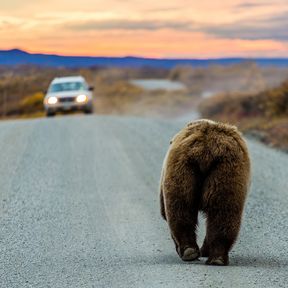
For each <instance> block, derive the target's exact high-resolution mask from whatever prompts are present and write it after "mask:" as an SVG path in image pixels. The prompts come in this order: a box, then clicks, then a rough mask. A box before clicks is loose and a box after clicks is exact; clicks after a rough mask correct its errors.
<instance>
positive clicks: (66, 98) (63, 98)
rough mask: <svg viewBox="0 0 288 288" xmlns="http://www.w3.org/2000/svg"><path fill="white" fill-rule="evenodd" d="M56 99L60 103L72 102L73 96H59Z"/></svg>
mask: <svg viewBox="0 0 288 288" xmlns="http://www.w3.org/2000/svg"><path fill="white" fill-rule="evenodd" d="M58 100H59V102H60V103H67V102H74V101H75V97H61V98H58Z"/></svg>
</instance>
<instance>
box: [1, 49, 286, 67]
mask: <svg viewBox="0 0 288 288" xmlns="http://www.w3.org/2000/svg"><path fill="white" fill-rule="evenodd" d="M245 61H249V62H251V61H252V62H255V63H257V64H258V65H260V66H278V67H279V66H282V67H287V66H288V58H220V59H153V58H141V57H86V56H60V55H48V54H32V53H27V52H25V51H22V50H19V49H12V50H0V65H8V66H16V65H27V64H28V65H38V66H50V67H75V68H76V67H90V66H105V67H107V66H109V67H112V66H113V67H144V66H149V67H157V68H172V67H175V66H177V65H193V66H207V65H211V64H219V65H229V64H237V63H241V62H245Z"/></svg>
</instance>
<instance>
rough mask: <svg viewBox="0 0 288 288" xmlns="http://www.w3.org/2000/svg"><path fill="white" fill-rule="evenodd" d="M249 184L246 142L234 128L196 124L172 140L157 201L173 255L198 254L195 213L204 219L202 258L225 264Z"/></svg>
mask: <svg viewBox="0 0 288 288" xmlns="http://www.w3.org/2000/svg"><path fill="white" fill-rule="evenodd" d="M249 182H250V160H249V155H248V150H247V147H246V144H245V142H244V140H243V138H242V137H241V134H240V132H238V130H237V128H236V127H233V126H230V125H226V124H221V123H216V122H213V121H210V120H199V121H196V122H192V123H190V124H188V125H187V126H186V127H185V128H184V129H182V130H181V131H180V132H179V133H178V134H176V136H175V137H174V138H173V139H172V141H171V145H170V148H169V150H168V152H167V155H166V158H165V160H164V164H163V170H162V176H161V185H160V186H161V187H160V202H161V214H162V216H163V218H164V219H165V220H167V222H168V225H169V228H170V231H171V236H172V238H173V240H174V242H175V246H176V251H177V253H178V254H179V256H180V257H181V258H182V260H184V261H192V260H195V259H197V258H198V257H199V256H200V251H199V247H198V245H197V242H196V226H197V218H198V211H202V212H203V213H204V215H205V216H206V218H207V219H206V221H207V222H206V237H205V240H204V243H203V246H202V248H201V256H202V257H208V260H207V261H206V264H210V265H228V263H229V258H228V252H229V251H230V249H231V247H232V245H233V243H234V242H235V240H236V238H237V235H238V232H239V229H240V224H241V217H242V212H243V207H244V202H245V198H246V194H247V190H248V186H249Z"/></svg>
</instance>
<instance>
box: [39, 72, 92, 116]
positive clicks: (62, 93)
mask: <svg viewBox="0 0 288 288" xmlns="http://www.w3.org/2000/svg"><path fill="white" fill-rule="evenodd" d="M92 91H93V87H89V86H88V84H87V82H86V81H85V79H84V78H83V77H82V76H73V77H60V78H55V79H54V80H53V81H52V82H51V84H50V86H49V89H48V92H47V94H46V96H45V98H44V107H45V111H46V115H47V116H54V115H55V113H56V112H58V111H69V110H82V111H84V112H85V113H92V112H93V93H92Z"/></svg>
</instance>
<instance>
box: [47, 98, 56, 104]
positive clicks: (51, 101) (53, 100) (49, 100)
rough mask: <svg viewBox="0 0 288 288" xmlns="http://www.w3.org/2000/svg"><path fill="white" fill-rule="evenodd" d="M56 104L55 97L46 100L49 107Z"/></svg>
mask: <svg viewBox="0 0 288 288" xmlns="http://www.w3.org/2000/svg"><path fill="white" fill-rule="evenodd" d="M57 102H58V98H57V97H55V96H52V97H49V98H48V99H47V103H48V104H50V105H53V104H56V103H57Z"/></svg>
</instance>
